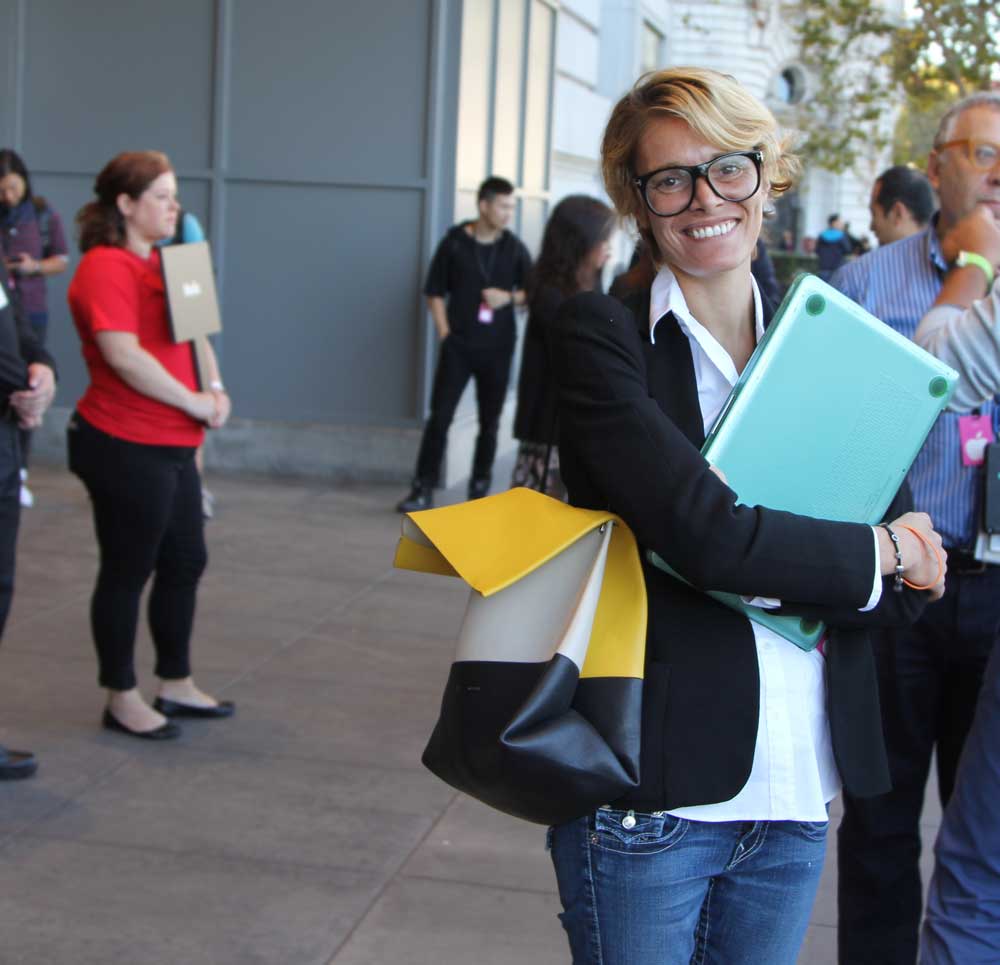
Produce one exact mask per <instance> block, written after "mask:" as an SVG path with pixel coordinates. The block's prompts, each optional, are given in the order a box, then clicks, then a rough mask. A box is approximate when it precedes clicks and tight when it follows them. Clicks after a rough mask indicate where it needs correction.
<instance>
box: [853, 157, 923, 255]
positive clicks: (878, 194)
mask: <svg viewBox="0 0 1000 965" xmlns="http://www.w3.org/2000/svg"><path fill="white" fill-rule="evenodd" d="M868 210H869V211H871V215H872V220H871V229H872V233H873V234H874V235H875V237H876V238H878V243H879V244H880V245H891V244H892V243H893V242H894V241H902V240H903V238H909V237H910V235H915V234H916V233H917V232H918V231H923V230H924V228H926V227H927V222H928V221H930V218H931V215H932V214H933V213H934V191H933V189H932V188H931V183H930V181H928V180H927V176H926V175H925V174H923V173H922V172H920V171H918V170H917V169H916V168H911V167H909V166H908V165H906V164H897V165H895V166H894V167H891V168H887V169H886V170H885V171H883V172H882V173H881V174H880V175H879V176H878V178H877V179H876V181H875V184H874V185H873V186H872V196H871V200H870V201H869V203H868Z"/></svg>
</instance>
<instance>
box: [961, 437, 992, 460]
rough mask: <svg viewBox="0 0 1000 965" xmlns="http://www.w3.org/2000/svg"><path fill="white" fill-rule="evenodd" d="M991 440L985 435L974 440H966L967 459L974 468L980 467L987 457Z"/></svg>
mask: <svg viewBox="0 0 1000 965" xmlns="http://www.w3.org/2000/svg"><path fill="white" fill-rule="evenodd" d="M988 444H989V440H988V439H987V438H986V437H985V436H983V435H977V436H976V437H975V438H974V439H966V440H965V457H966V459H968V460H969V462H970V463H972V464H973V465H974V466H980V465H982V463H983V459H984V458H985V456H986V446H987V445H988Z"/></svg>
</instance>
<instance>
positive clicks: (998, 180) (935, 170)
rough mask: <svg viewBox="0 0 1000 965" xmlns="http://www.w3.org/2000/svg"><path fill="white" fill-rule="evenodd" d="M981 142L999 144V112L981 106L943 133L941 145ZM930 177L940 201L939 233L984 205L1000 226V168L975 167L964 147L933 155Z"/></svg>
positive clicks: (929, 165) (958, 117) (930, 160)
mask: <svg viewBox="0 0 1000 965" xmlns="http://www.w3.org/2000/svg"><path fill="white" fill-rule="evenodd" d="M962 138H978V139H979V140H982V141H992V142H993V143H994V144H1000V110H996V109H995V108H993V107H989V106H984V105H979V106H976V107H970V108H969V109H968V110H965V111H962V113H961V114H959V115H958V116H957V117H956V118H955V119H954V120H953V121H952V122H951V124H950V125H949V126H948V130H946V131H945V132H944V136H943V137H942V139H941V140H942V141H945V142H947V141H957V140H960V139H962ZM927 177H928V179H929V180H930V182H931V184H932V185H933V187H934V189H935V190H936V191H937V193H938V198H939V199H940V201H941V216H940V221H939V223H938V231H939V232H944V231H947V230H948V229H949V228H951V227H952V226H953V225H954V224H955V222H956V221H958V220H959V218H962V217H964V216H965V215H967V214H970V213H971V212H972V209H973V208H975V206H976V205H977V204H984V205H986V207H987V208H989V210H990V211H992V212H993V217H994V218H995V219H996V220H997V222H998V223H1000V164H998V165H995V166H994V167H993V168H992V169H984V168H978V167H976V166H975V165H974V164H973V163H972V161H970V160H969V155H968V150H967V148H966V147H965V145H955V146H954V147H949V148H946V149H945V150H943V151H942V150H938V149H935V150H933V151H931V155H930V158H929V159H928V162H927Z"/></svg>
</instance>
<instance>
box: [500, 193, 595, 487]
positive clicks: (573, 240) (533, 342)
mask: <svg viewBox="0 0 1000 965" xmlns="http://www.w3.org/2000/svg"><path fill="white" fill-rule="evenodd" d="M613 228H614V214H613V212H612V211H611V209H610V208H609V207H608V206H607V205H606V204H604V203H603V202H601V201H598V200H597V198H590V197H587V195H585V194H571V195H570V196H569V197H568V198H563V199H562V201H560V202H559V204H557V205H556V207H555V209H554V210H553V212H552V215H551V217H550V218H549V221H548V224H546V226H545V234H544V236H543V237H542V248H541V251H540V252H539V254H538V261H537V262H536V263H535V269H534V271H533V272H532V274H531V281H530V282H529V283H528V325H527V327H526V328H525V330H524V343H523V345H522V347H521V373H520V376H519V378H518V383H517V412H516V414H515V415H514V437H515V438H516V439H517V440H518V442H519V443H520V445H519V446H518V450H517V462H516V463H515V464H514V472H513V474H512V476H511V481H510V484H511V486H527V487H528V488H530V489H537V490H539V491H541V492H544V493H547V494H548V495H550V496H555V497H556V498H558V499H565V498H566V487H565V486H564V485H563V482H562V478H561V477H560V475H559V453H558V451H557V449H556V446H555V445H554V443H555V436H556V388H555V384H554V382H553V380H552V371H551V367H550V365H549V359H548V354H547V352H546V349H545V338H546V332H547V330H548V328H549V326H550V325H551V324H552V320H553V319H554V318H555V315H556V312H557V311H558V309H559V306H560V305H561V304H562V303H563V302H564V301H565V300H566V299H567V298H569V296H570V295H575V294H576V293H577V292H583V291H599V290H600V287H601V269H602V268H603V267H604V265H605V264H606V263H607V260H608V257H609V256H610V254H611V245H610V238H611V232H612V230H613Z"/></svg>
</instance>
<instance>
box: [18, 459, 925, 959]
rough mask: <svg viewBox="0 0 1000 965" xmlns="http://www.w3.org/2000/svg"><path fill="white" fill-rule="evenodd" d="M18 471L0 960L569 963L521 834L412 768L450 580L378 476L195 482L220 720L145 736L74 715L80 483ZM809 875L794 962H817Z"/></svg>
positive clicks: (205, 645)
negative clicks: (35, 769) (17, 778)
mask: <svg viewBox="0 0 1000 965" xmlns="http://www.w3.org/2000/svg"><path fill="white" fill-rule="evenodd" d="M31 485H32V488H33V490H34V491H35V495H36V500H37V504H36V508H34V509H32V510H29V511H26V512H25V513H24V514H23V517H22V520H23V522H22V531H21V540H20V554H19V562H18V586H17V592H16V595H15V603H14V610H13V613H12V616H11V620H10V623H9V625H8V629H7V633H6V639H5V640H4V641H3V648H2V653H0V742H2V743H4V744H8V745H9V746H13V747H29V748H31V749H32V750H35V751H36V752H37V753H38V755H39V757H40V759H41V768H40V770H39V774H38V776H37V777H36V778H34V779H33V780H30V781H26V782H16V783H6V784H0V965H22V963H23V965H105V963H107V962H115V961H118V962H128V963H132V962H136V963H139V962H141V963H143V965H179V963H185V965H248V963H261V965H327V963H331V965H395V963H406V965H468V963H471V962H475V963H476V965H526V963H530V965H548V963H553V965H555V963H560V965H563V963H566V962H568V961H569V955H568V951H567V947H566V944H565V941H564V939H563V936H562V929H561V927H560V925H559V922H558V920H557V919H556V913H557V911H558V910H559V903H558V898H557V896H556V893H555V888H554V879H553V875H552V870H551V866H550V864H549V861H548V857H547V855H546V854H545V852H544V849H543V845H544V830H543V829H541V828H538V827H535V826H532V825H527V824H523V823H520V822H517V821H515V820H512V819H508V818H505V817H503V816H501V815H498V814H495V813H493V812H491V811H490V810H488V809H486V808H485V807H482V806H480V805H478V804H476V803H475V802H472V801H470V800H468V799H466V798H463V797H462V796H460V795H458V794H456V793H454V792H452V791H451V789H450V788H448V787H447V786H445V785H443V784H441V783H439V782H438V781H437V780H436V779H434V778H433V777H432V776H431V775H429V774H428V773H427V772H425V771H424V770H423V768H422V767H421V765H420V753H421V751H422V749H423V745H424V743H425V741H426V739H427V736H428V735H429V733H430V730H431V728H432V726H433V723H434V720H435V717H436V713H437V705H438V702H439V699H440V688H441V687H442V685H443V682H444V680H445V678H446V676H447V672H448V667H449V662H450V660H451V656H452V651H453V640H454V636H455V632H456V629H457V626H458V621H459V619H460V617H461V614H462V611H463V607H464V602H465V590H464V589H463V586H462V585H461V584H460V583H458V582H457V581H453V580H448V579H443V578H436V577H425V576H422V575H419V574H413V573H402V572H396V571H394V570H393V569H392V566H391V563H392V554H393V549H394V546H395V542H396V539H397V536H398V533H399V517H398V516H397V515H396V514H395V513H394V512H393V511H392V506H393V504H394V502H395V501H396V500H398V499H399V498H400V496H401V495H402V492H401V491H400V490H398V489H397V488H388V487H369V488H361V487H358V488H336V489H334V488H330V487H325V486H321V485H319V484H316V483H301V482H287V483H285V482H273V481H261V480H253V481H248V480H239V479H231V478H226V479H214V480H212V481H211V485H212V489H213V491H214V492H215V493H216V495H217V498H218V503H217V505H218V517H217V518H216V519H215V520H213V521H211V522H210V523H209V524H208V537H209V550H210V554H211V561H210V564H209V570H208V573H207V574H206V576H205V579H204V581H203V583H202V590H201V595H200V599H199V610H198V617H197V621H196V632H195V643H194V660H195V668H196V679H197V680H198V681H199V682H200V683H201V684H202V685H203V686H204V687H205V688H206V689H209V690H212V691H214V692H215V693H217V694H219V695H223V696H225V697H227V698H231V699H233V700H235V701H236V703H237V706H238V711H237V716H236V717H235V718H234V719H233V720H231V721H211V722H207V721H191V722H186V723H185V724H184V731H185V733H184V736H183V737H182V738H181V739H180V740H178V741H176V742H170V743H166V744H162V745H157V744H146V743H143V742H140V741H136V740H132V739H130V738H127V737H125V736H121V735H116V734H112V733H109V732H107V731H102V730H101V729H100V727H99V718H100V711H101V705H102V696H101V693H100V692H99V691H98V689H97V686H96V664H95V659H94V656H93V651H92V646H91V642H90V634H89V629H88V615H87V608H88V600H89V593H90V589H91V587H92V584H93V580H94V573H95V567H96V553H95V546H94V537H93V532H92V526H91V520H90V515H89V506H88V504H87V500H86V497H85V495H84V492H83V489H82V487H81V486H80V484H79V483H78V482H77V481H76V480H75V479H74V478H73V477H71V476H70V475H69V474H68V473H66V472H64V471H59V470H46V469H37V470H33V471H32V476H31ZM138 650H139V654H140V667H141V671H140V685H141V686H142V687H143V689H144V691H145V692H146V693H147V695H150V696H151V694H152V688H153V678H152V673H151V666H152V659H151V645H150V642H149V638H148V634H147V633H146V632H145V630H144V631H143V633H142V636H141V639H140V643H139V647H138ZM938 818H939V814H938V812H937V810H936V809H934V810H933V811H929V813H928V821H929V823H928V825H927V829H926V831H927V833H926V836H925V837H926V842H925V843H926V845H927V847H928V850H929V845H930V843H931V841H932V840H933V834H934V833H935V831H936V822H937V820H938ZM831 844H832V837H831ZM925 859H926V860H925V866H928V867H929V854H928V855H926V856H925ZM831 865H832V862H831V861H830V860H828V862H827V868H826V869H825V873H824V880H823V884H822V886H821V891H820V896H819V900H818V901H817V904H816V907H815V909H814V912H813V918H812V921H813V924H812V925H811V926H810V930H809V936H808V939H807V942H806V946H805V948H804V950H803V953H802V956H801V959H800V961H801V962H804V963H809V965H825V963H832V962H834V961H835V954H834V950H835V944H836V930H835V921H836V909H835V881H834V876H833V868H832V866H831Z"/></svg>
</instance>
